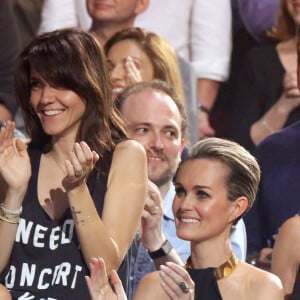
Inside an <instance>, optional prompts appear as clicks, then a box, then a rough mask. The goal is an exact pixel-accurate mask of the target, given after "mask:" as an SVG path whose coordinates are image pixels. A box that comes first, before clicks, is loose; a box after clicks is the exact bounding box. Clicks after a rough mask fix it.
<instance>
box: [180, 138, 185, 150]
mask: <svg viewBox="0 0 300 300" xmlns="http://www.w3.org/2000/svg"><path fill="white" fill-rule="evenodd" d="M184 146H185V140H184V139H182V140H181V145H180V153H182V151H183V149H184Z"/></svg>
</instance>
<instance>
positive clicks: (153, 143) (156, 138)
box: [150, 132, 164, 150]
mask: <svg viewBox="0 0 300 300" xmlns="http://www.w3.org/2000/svg"><path fill="white" fill-rule="evenodd" d="M150 147H151V148H152V149H155V150H162V149H163V148H164V144H163V139H162V137H161V135H160V133H158V132H153V133H152V135H151V138H150Z"/></svg>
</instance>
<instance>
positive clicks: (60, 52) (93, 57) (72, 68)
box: [15, 29, 126, 158]
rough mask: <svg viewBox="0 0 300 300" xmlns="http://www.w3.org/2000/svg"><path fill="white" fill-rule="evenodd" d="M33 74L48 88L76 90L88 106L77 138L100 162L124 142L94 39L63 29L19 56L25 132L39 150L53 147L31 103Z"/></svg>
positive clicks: (19, 92)
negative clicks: (98, 156) (85, 144)
mask: <svg viewBox="0 0 300 300" xmlns="http://www.w3.org/2000/svg"><path fill="white" fill-rule="evenodd" d="M32 70H35V71H36V72H37V73H38V74H39V75H40V76H41V77H42V78H43V79H44V80H45V81H46V82H47V83H48V84H49V85H51V86H53V87H60V88H65V89H69V90H72V91H74V92H75V93H76V94H78V95H79V96H80V97H81V99H82V100H83V101H84V103H85V104H86V110H85V113H84V115H83V118H82V125H81V128H80V130H79V132H78V136H77V140H78V141H79V140H84V141H86V142H87V144H88V145H89V146H90V147H91V149H93V150H95V151H96V152H97V153H98V154H99V155H100V158H101V157H103V156H104V154H105V153H106V152H109V151H111V150H112V149H114V147H115V145H116V144H117V143H118V142H119V141H121V140H123V139H125V138H126V134H125V127H124V123H123V119H122V118H121V117H120V115H119V112H118V110H117V109H116V107H115V104H114V101H113V96H112V86H111V82H110V76H109V73H108V70H107V66H106V59H105V55H104V53H103V50H102V48H101V46H100V45H99V43H98V42H97V41H96V39H95V38H94V37H93V36H92V35H91V34H89V33H87V32H85V31H83V30H79V29H64V30H57V31H54V32H50V33H45V34H43V35H40V36H38V37H36V38H35V39H34V40H33V41H32V42H31V43H30V44H29V45H28V46H27V47H26V48H25V50H24V51H23V52H22V53H21V55H20V57H19V59H18V64H17V69H16V75H15V82H16V96H17V99H18V101H19V103H20V105H21V108H22V111H23V116H24V121H25V126H26V130H27V133H28V134H29V136H30V138H31V139H32V143H33V144H34V145H36V146H39V147H40V148H45V146H46V145H50V138H51V137H50V136H48V135H47V134H45V133H44V131H43V128H42V126H41V123H40V120H39V118H38V117H37V115H36V114H35V112H34V111H33V109H32V107H31V105H30V93H31V89H30V73H31V71H32Z"/></svg>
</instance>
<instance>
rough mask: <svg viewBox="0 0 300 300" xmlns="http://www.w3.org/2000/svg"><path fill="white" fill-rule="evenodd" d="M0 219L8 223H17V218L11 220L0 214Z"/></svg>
mask: <svg viewBox="0 0 300 300" xmlns="http://www.w3.org/2000/svg"><path fill="white" fill-rule="evenodd" d="M0 220H1V221H4V222H7V223H9V224H19V218H18V219H17V220H12V219H9V218H6V217H4V216H1V215H0Z"/></svg>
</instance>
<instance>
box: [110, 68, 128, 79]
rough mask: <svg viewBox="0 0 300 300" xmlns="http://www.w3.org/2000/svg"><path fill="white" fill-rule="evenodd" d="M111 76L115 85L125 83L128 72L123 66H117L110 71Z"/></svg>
mask: <svg viewBox="0 0 300 300" xmlns="http://www.w3.org/2000/svg"><path fill="white" fill-rule="evenodd" d="M110 76H111V79H112V82H113V83H116V82H118V81H121V80H122V81H124V82H125V76H126V71H125V69H124V66H123V64H121V63H118V64H116V65H115V67H114V68H113V69H112V70H111V71H110Z"/></svg>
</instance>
